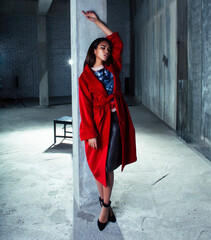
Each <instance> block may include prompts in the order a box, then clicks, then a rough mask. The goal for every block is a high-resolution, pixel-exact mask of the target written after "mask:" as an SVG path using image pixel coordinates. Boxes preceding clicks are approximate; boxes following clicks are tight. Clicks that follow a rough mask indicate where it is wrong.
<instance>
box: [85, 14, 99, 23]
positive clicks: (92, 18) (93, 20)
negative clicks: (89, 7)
mask: <svg viewBox="0 0 211 240" xmlns="http://www.w3.org/2000/svg"><path fill="white" fill-rule="evenodd" d="M82 13H83V14H84V16H86V18H87V19H88V20H89V21H91V22H95V21H97V20H99V19H98V17H97V15H96V14H95V13H94V12H93V11H86V12H85V11H82Z"/></svg>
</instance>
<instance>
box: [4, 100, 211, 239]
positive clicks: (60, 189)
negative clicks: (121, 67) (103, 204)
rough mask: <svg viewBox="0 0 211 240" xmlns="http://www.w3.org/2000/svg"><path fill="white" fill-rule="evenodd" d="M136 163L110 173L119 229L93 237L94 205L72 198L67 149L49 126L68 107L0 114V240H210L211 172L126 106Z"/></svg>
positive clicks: (140, 111)
mask: <svg viewBox="0 0 211 240" xmlns="http://www.w3.org/2000/svg"><path fill="white" fill-rule="evenodd" d="M130 112H131V115H132V118H133V121H134V125H135V128H136V137H137V151H138V161H137V162H136V163H134V164H131V165H129V166H127V167H126V168H125V170H124V172H123V173H121V172H120V169H117V170H116V171H115V185H114V189H113V194H112V199H111V200H112V206H113V209H114V212H115V214H116V217H117V223H115V224H114V223H109V224H108V226H107V228H106V229H105V230H104V231H103V232H99V230H98V229H97V224H96V221H97V218H98V215H99V213H100V207H99V203H98V202H97V196H96V204H95V205H92V206H87V207H86V208H82V209H80V210H78V209H77V206H76V205H75V204H74V201H73V197H72V157H71V151H72V146H71V144H70V142H68V141H65V142H63V143H59V141H60V140H59V141H58V144H57V145H56V146H54V147H51V145H52V144H53V121H52V120H53V119H54V118H56V117H59V116H62V115H70V114H71V105H60V106H53V107H49V108H39V107H36V106H31V107H30V106H28V105H27V107H25V108H13V107H10V108H6V109H0V132H1V135H0V187H1V195H0V239H1V240H20V239H21V240H70V239H74V240H76V239H77V240H83V239H92V240H94V239H109V240H112V239H115V240H118V239H124V240H130V239H131V240H133V239H134V240H137V239H141V240H158V239H159V240H170V239H172V240H208V239H211V203H210V199H211V187H210V185H211V167H210V166H211V165H210V162H209V161H208V160H206V158H204V157H203V156H202V155H200V154H199V153H197V152H196V151H194V150H192V149H191V148H190V147H188V146H187V145H186V144H185V143H183V142H182V141H181V140H180V139H179V138H178V137H177V136H176V135H175V133H174V131H173V130H171V129H169V128H168V127H167V126H166V125H165V124H164V123H163V122H161V121H160V120H159V119H158V118H157V117H155V116H154V115H153V114H151V113H150V112H149V111H147V110H146V109H145V108H144V107H142V106H130Z"/></svg>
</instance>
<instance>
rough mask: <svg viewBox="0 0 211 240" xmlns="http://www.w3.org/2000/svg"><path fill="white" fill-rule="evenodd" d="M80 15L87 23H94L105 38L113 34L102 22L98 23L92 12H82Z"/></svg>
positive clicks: (98, 20)
mask: <svg viewBox="0 0 211 240" xmlns="http://www.w3.org/2000/svg"><path fill="white" fill-rule="evenodd" d="M82 13H83V14H84V15H85V16H86V18H87V19H88V20H89V21H91V22H94V23H95V24H96V25H97V26H98V27H99V28H100V29H101V30H102V31H103V32H104V33H105V35H106V36H109V35H111V34H112V33H113V32H112V31H111V30H110V29H109V28H108V27H107V26H106V25H105V24H104V23H103V22H101V21H100V19H99V18H98V17H97V15H96V14H95V13H94V12H93V11H86V12H85V11H82Z"/></svg>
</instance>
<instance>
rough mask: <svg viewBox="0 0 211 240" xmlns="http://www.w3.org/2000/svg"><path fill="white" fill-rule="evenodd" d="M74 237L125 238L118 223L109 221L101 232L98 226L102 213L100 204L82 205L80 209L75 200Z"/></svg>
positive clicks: (93, 239)
mask: <svg viewBox="0 0 211 240" xmlns="http://www.w3.org/2000/svg"><path fill="white" fill-rule="evenodd" d="M73 209H74V210H73V212H74V215H73V239H74V240H87V239H92V240H99V239H101V240H104V239H105V240H108V239H109V240H117V239H118V240H124V237H123V234H122V232H121V229H120V227H119V225H118V220H117V222H116V223H112V222H109V223H108V225H107V226H106V228H105V229H104V230H103V231H102V232H101V231H100V230H99V229H98V226H97V219H98V217H99V214H100V206H99V204H98V203H97V204H93V205H90V206H86V207H82V208H80V209H78V206H77V204H76V202H75V201H73Z"/></svg>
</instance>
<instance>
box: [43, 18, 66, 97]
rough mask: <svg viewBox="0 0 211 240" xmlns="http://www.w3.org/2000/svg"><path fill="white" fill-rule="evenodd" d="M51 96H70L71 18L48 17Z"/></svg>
mask: <svg viewBox="0 0 211 240" xmlns="http://www.w3.org/2000/svg"><path fill="white" fill-rule="evenodd" d="M47 47H48V77H49V78H48V81H49V83H48V84H49V96H50V97H52V96H70V95H71V79H70V65H69V63H68V60H69V59H70V19H69V17H61V16H55V17H47Z"/></svg>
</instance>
